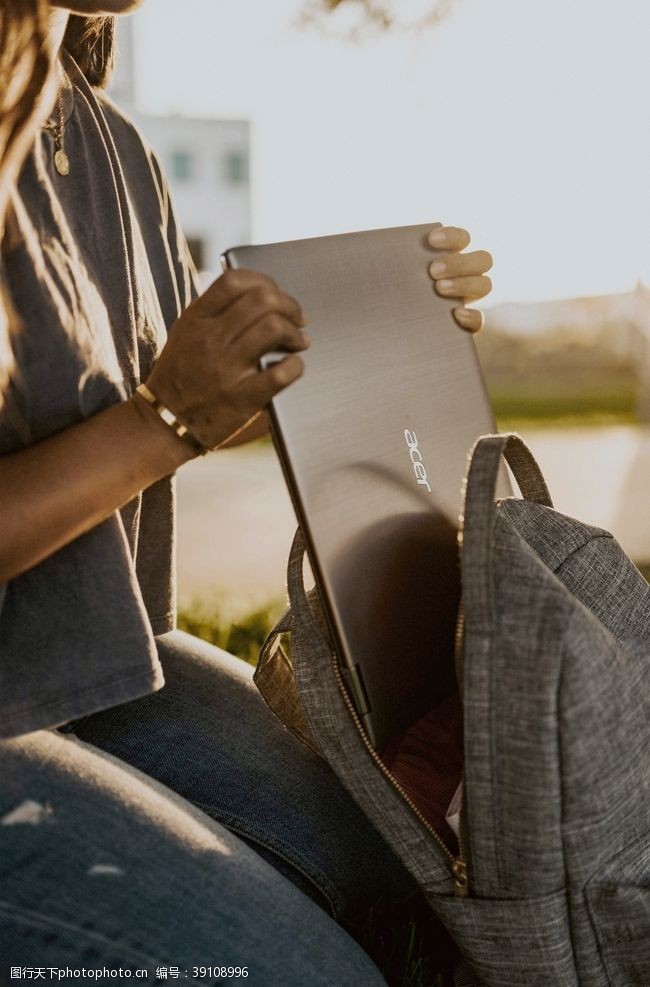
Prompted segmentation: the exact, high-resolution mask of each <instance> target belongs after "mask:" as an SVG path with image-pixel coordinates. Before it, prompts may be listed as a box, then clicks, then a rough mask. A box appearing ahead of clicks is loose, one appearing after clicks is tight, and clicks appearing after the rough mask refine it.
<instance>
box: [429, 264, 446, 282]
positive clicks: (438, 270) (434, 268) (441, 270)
mask: <svg viewBox="0 0 650 987" xmlns="http://www.w3.org/2000/svg"><path fill="white" fill-rule="evenodd" d="M429 273H430V275H431V277H432V278H439V277H441V275H443V274H446V273H447V265H446V264H445V262H444V261H442V260H434V262H433V263H432V264H429Z"/></svg>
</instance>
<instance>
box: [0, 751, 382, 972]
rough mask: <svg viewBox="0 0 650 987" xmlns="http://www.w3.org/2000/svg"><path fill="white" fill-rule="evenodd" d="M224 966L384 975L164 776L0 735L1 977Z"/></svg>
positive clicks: (317, 910)
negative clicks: (167, 785)
mask: <svg viewBox="0 0 650 987" xmlns="http://www.w3.org/2000/svg"><path fill="white" fill-rule="evenodd" d="M227 966H233V967H247V970H248V977H247V979H246V983H249V984H251V985H259V987H269V985H274V984H277V985H291V987H293V985H296V987H297V985H303V984H314V985H319V987H326V985H328V984H332V983H336V984H341V985H343V984H346V985H350V987H352V985H355V987H356V985H359V984H361V985H364V984H367V985H369V987H371V985H372V987H374V985H379V984H382V983H384V981H383V979H382V978H381V976H380V975H379V973H378V972H377V970H376V968H375V967H374V966H373V965H372V964H371V962H370V960H369V959H368V957H367V956H366V955H365V954H364V953H363V952H362V950H361V949H360V948H359V947H358V946H357V945H356V943H354V942H353V941H352V940H351V939H350V938H349V937H348V936H347V934H346V933H345V932H344V931H343V930H342V929H341V928H340V927H339V926H337V925H336V923H335V922H334V921H333V920H332V919H331V918H329V917H328V916H327V915H326V914H325V913H324V912H323V911H322V910H321V909H320V908H317V907H316V905H314V904H313V903H312V902H311V901H309V899H308V898H306V897H305V896H304V895H302V894H300V892H298V891H297V890H296V889H295V888H294V887H292V885H291V884H290V883H289V882H288V881H286V880H285V879H284V878H283V877H282V876H281V875H279V874H278V873H277V872H276V871H275V870H274V869H273V868H271V867H269V866H268V864H266V863H265V862H264V861H263V860H261V859H260V857H259V855H257V854H256V853H254V852H253V851H252V850H250V849H249V848H248V847H247V846H246V845H245V844H243V843H242V842H241V841H240V840H239V839H238V838H237V837H235V836H233V835H232V834H231V833H230V832H228V831H227V830H225V829H224V828H223V827H222V826H220V825H219V824H217V823H215V822H214V821H213V820H212V819H210V818H208V817H206V816H205V815H204V814H203V813H201V812H199V811H198V810H197V809H195V808H194V807H192V806H190V805H187V804H186V803H184V802H183V800H182V799H180V798H179V797H178V796H176V795H174V794H173V793H170V792H167V791H166V790H165V789H164V788H163V787H162V786H161V785H158V784H157V783H155V782H152V781H151V780H150V779H148V778H145V777H143V776H142V775H141V774H140V773H139V772H137V771H135V770H133V769H131V768H126V767H124V766H123V765H121V764H119V762H117V761H115V760H114V759H113V758H111V757H109V756H107V755H105V754H102V753H101V752H99V751H96V750H94V749H93V748H91V747H88V746H87V745H85V744H83V743H80V742H79V741H77V740H75V739H73V738H66V737H62V736H60V735H59V734H57V733H55V732H39V733H34V734H31V735H29V736H27V737H23V738H17V739H15V740H10V741H2V742H0V983H3V984H4V983H9V982H10V978H11V969H12V968H14V969H15V968H27V970H31V971H33V970H35V969H46V968H47V967H53V968H56V969H58V970H61V971H67V972H64V973H63V975H62V976H61V977H60V978H59V977H57V978H56V979H57V982H58V983H60V984H64V985H68V984H70V985H72V984H75V985H77V984H79V983H82V982H85V980H86V979H88V978H87V977H84V976H83V975H82V974H81V973H80V971H81V970H83V969H86V970H88V969H90V970H92V971H97V970H103V969H108V970H109V971H110V970H116V969H119V968H122V969H123V970H125V971H127V972H126V973H124V974H123V975H122V976H117V979H116V978H115V977H113V982H119V983H123V982H127V979H129V980H130V979H134V980H135V979H136V977H137V975H136V972H135V971H138V970H146V971H147V973H148V977H147V981H148V982H149V983H151V982H156V983H158V982H160V981H161V980H162V979H164V972H161V971H165V970H167V971H168V970H169V969H172V968H174V967H176V968H178V969H179V971H180V974H179V982H183V983H188V984H202V985H204V984H214V985H217V984H219V983H223V982H224V978H223V977H221V976H220V975H219V974H218V973H216V974H215V973H214V971H210V970H209V968H210V967H227ZM201 968H204V971H202V970H201ZM129 971H130V972H129ZM158 978H160V980H159V979H158ZM13 979H14V978H11V981H12V982H13ZM23 979H30V977H29V976H27V973H25V975H24V977H23ZM46 979H48V977H46ZM49 979H50V980H52V979H53V978H52V977H51V976H50V977H49ZM235 979H237V978H236V977H233V978H232V979H229V980H228V981H227V982H229V983H232V982H235Z"/></svg>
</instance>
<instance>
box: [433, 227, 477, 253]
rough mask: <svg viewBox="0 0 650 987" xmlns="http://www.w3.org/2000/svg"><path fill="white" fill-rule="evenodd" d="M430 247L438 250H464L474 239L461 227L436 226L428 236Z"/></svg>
mask: <svg viewBox="0 0 650 987" xmlns="http://www.w3.org/2000/svg"><path fill="white" fill-rule="evenodd" d="M427 239H428V241H429V246H430V247H434V248H435V249H436V250H452V251H456V250H464V249H465V247H468V246H469V242H470V240H471V239H472V238H471V236H470V235H469V233H468V232H467V230H463V229H461V228H460V227H459V226H436V228H435V229H434V230H431V232H430V233H429V236H428V238H427Z"/></svg>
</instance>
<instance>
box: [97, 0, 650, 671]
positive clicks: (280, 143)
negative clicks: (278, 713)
mask: <svg viewBox="0 0 650 987" xmlns="http://www.w3.org/2000/svg"><path fill="white" fill-rule="evenodd" d="M649 47H650V4H648V3H647V2H646V0H617V2H616V3H615V4H614V3H613V2H611V0H572V2H571V3H567V2H566V0H546V2H545V3H543V4H540V3H536V2H532V0H439V2H436V0H399V2H396V3H391V2H389V0H386V2H379V0H377V2H374V0H274V2H273V3H268V2H265V0H238V2H237V4H234V3H232V2H226V0H184V2H183V3H182V4H180V3H179V2H178V0H155V3H154V2H149V3H148V4H145V5H144V6H143V8H142V10H141V11H139V12H138V13H137V14H135V15H133V16H132V17H130V18H127V19H124V20H123V22H122V24H121V29H120V61H119V66H118V72H117V76H116V78H115V80H114V84H113V89H112V95H113V97H114V99H115V100H116V101H117V102H118V103H120V104H121V105H123V106H124V107H125V108H126V109H127V110H128V111H129V112H130V113H132V114H133V115H134V116H135V117H136V119H137V121H138V123H139V125H140V127H141V129H142V130H143V131H144V133H145V135H146V136H147V137H148V138H149V140H150V141H151V143H152V144H153V145H154V147H155V148H156V149H157V150H158V152H159V153H160V155H161V157H162V158H163V160H164V163H165V165H166V167H167V170H168V173H169V176H170V180H171V183H172V186H173V189H174V192H175V197H176V203H177V208H178V211H179V213H180V217H181V221H182V224H183V226H184V229H185V233H186V235H187V237H188V241H189V243H190V247H191V250H192V252H193V255H194V258H195V261H196V263H197V266H198V267H199V268H200V270H201V271H202V272H203V274H202V277H203V279H204V281H205V283H208V282H209V280H210V279H211V278H212V277H214V275H215V274H216V272H217V271H218V262H219V255H220V252H221V251H222V250H223V249H224V248H226V247H229V246H233V245H235V244H238V243H246V242H251V241H257V242H264V241H273V240H283V239H289V238H295V237H303V236H315V235H319V234H327V233H339V232H344V231H347V230H351V229H363V228H372V227H381V226H393V225H403V224H408V223H425V222H428V221H442V222H444V223H447V224H450V225H458V226H465V227H467V228H468V229H469V230H470V231H471V233H472V236H473V240H474V245H475V246H476V247H485V248H486V249H488V250H490V251H491V252H492V253H493V254H494V258H495V267H494V271H493V280H494V292H493V295H492V296H491V298H490V299H489V300H488V303H487V305H486V313H487V325H486V329H485V331H484V333H483V334H482V336H481V337H480V339H479V342H478V348H479V353H480V357H481V361H482V364H483V368H484V372H485V374H486V377H487V381H488V386H489V389H490V392H491V395H492V398H493V402H494V407H495V412H496V415H497V420H498V422H499V425H500V427H502V428H514V429H516V430H518V431H520V432H521V433H522V434H523V435H524V437H525V438H526V439H527V440H528V441H529V443H530V444H531V446H532V448H533V450H534V452H535V453H536V455H537V457H538V459H539V460H540V462H541V465H542V467H543V468H544V470H545V472H546V474H547V478H548V480H549V485H550V487H551V491H552V493H553V495H554V499H555V503H556V506H557V507H558V508H559V509H560V510H563V511H565V512H567V513H570V514H576V515H578V516H580V517H581V518H583V519H585V520H588V521H591V522H593V523H595V524H599V525H602V526H604V527H606V528H608V529H610V530H612V531H613V532H614V533H615V534H616V535H617V537H618V538H619V539H620V541H621V542H622V544H623V546H624V547H625V549H626V550H627V551H628V552H629V553H630V554H631V555H632V557H633V558H634V559H635V560H636V561H637V563H638V564H639V565H640V566H641V567H650V523H648V511H647V506H646V505H647V492H648V487H649V484H650V427H649V422H650V288H649V287H648V286H649V285H650V192H649V191H648V182H649V181H650V109H649V106H650V100H649V97H650V58H648V50H649ZM178 486H179V505H180V518H179V547H178V567H179V582H180V585H179V592H180V602H181V609H182V621H184V622H185V626H190V627H191V629H192V630H194V631H195V632H198V633H203V634H204V636H207V637H210V638H211V639H213V640H215V641H216V642H217V643H220V644H222V645H224V646H227V647H229V648H230V649H231V650H234V651H236V652H238V653H240V654H242V656H244V657H251V656H253V655H254V653H255V651H256V648H257V642H258V639H259V637H260V635H262V634H263V633H264V629H265V627H266V626H267V623H268V620H269V619H270V618H271V616H272V614H273V613H274V612H275V611H277V609H278V608H279V606H280V605H281V600H282V597H283V593H284V589H283V587H284V566H285V562H286V556H287V552H288V546H289V543H290V539H291V535H292V532H293V528H294V524H295V522H294V519H293V514H292V509H291V505H290V503H289V501H288V497H287V494H286V491H285V487H284V482H283V480H282V477H281V474H280V471H279V468H278V466H277V463H276V461H275V456H274V453H273V449H272V447H271V446H270V444H269V443H268V442H267V443H264V442H262V443H257V444H255V445H254V446H251V447H247V448H245V449H242V450H238V451H233V452H227V453H225V452H220V453H216V454H213V455H211V456H208V457H206V458H205V459H202V460H200V461H196V462H194V463H192V464H190V466H189V467H185V469H184V470H183V471H182V472H181V474H180V475H179V484H178Z"/></svg>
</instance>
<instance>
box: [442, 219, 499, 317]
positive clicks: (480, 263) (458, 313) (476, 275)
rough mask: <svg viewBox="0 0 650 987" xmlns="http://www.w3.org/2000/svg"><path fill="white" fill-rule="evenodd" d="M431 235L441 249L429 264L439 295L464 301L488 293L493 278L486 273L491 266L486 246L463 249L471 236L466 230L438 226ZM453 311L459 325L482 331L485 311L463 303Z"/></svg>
mask: <svg viewBox="0 0 650 987" xmlns="http://www.w3.org/2000/svg"><path fill="white" fill-rule="evenodd" d="M428 239H429V246H431V247H434V249H436V250H438V251H440V252H441V253H440V254H439V255H438V256H437V257H436V259H435V260H433V261H432V262H431V264H430V265H429V274H430V275H431V277H432V278H433V280H434V281H435V284H436V291H437V292H438V294H439V295H442V297H443V298H452V299H454V298H459V299H461V300H462V301H463V302H465V303H467V302H477V301H478V300H479V299H480V298H485V296H486V295H489V293H490V292H491V290H492V282H491V280H490V278H488V277H486V274H487V272H488V271H489V270H490V269H491V268H492V257H491V255H490V254H489V253H488V252H487V250H474V251H470V252H469V253H464V252H463V251H465V250H466V248H467V247H468V246H469V244H470V240H471V237H470V235H469V233H468V232H467V230H463V229H460V228H458V227H456V226H438V227H436V228H435V229H433V230H432V231H431V233H430V234H429V238H428ZM442 251H444V252H445V253H442ZM453 315H454V318H455V320H456V322H457V323H458V325H459V326H460V327H461V328H462V329H466V330H467V331H468V332H472V333H475V332H479V331H480V330H481V329H482V328H483V321H484V320H483V313H482V312H480V311H478V310H477V309H471V308H466V307H465V306H464V305H463V306H462V307H458V308H455V309H454V310H453Z"/></svg>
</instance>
